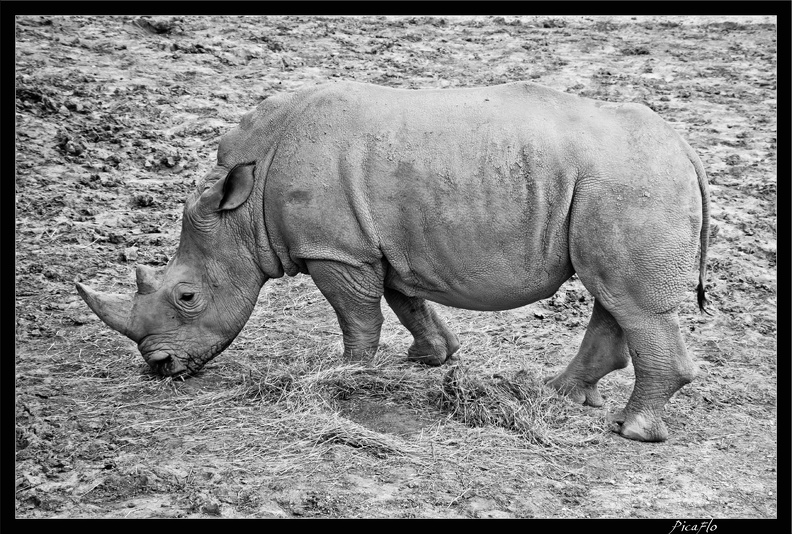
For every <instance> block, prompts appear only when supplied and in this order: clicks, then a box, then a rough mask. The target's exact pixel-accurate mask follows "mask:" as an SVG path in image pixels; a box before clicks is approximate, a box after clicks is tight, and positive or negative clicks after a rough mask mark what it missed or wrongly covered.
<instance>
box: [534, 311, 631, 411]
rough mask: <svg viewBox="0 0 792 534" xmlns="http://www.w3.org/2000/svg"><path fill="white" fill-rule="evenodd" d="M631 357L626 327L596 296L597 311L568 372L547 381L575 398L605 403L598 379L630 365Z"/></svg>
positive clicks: (588, 401) (584, 401)
mask: <svg viewBox="0 0 792 534" xmlns="http://www.w3.org/2000/svg"><path fill="white" fill-rule="evenodd" d="M629 361H630V353H629V350H628V348H627V338H626V336H625V335H624V331H623V330H622V329H621V327H620V326H619V324H618V323H617V322H616V319H614V318H613V316H612V315H611V314H610V313H609V312H608V310H606V309H605V308H603V307H602V304H601V303H600V301H599V300H598V299H594V311H593V312H592V314H591V319H590V320H589V324H588V328H587V329H586V334H585V335H584V336H583V343H582V344H581V345H580V350H578V353H577V355H576V356H575V357H574V358H573V359H572V361H571V362H570V363H569V365H568V366H567V368H566V369H565V370H564V372H562V373H560V374H559V375H557V376H555V377H554V378H551V379H549V380H548V381H547V385H549V386H551V387H553V388H554V389H555V390H556V391H558V392H559V393H560V394H562V395H566V396H568V397H569V398H570V399H571V400H573V401H574V402H577V403H581V404H587V405H589V406H595V407H596V406H602V404H603V401H602V395H600V392H599V390H598V389H597V382H599V380H600V378H602V377H603V376H605V375H606V374H608V373H610V372H611V371H615V370H616V369H622V368H624V367H626V366H627V363H628V362H629Z"/></svg>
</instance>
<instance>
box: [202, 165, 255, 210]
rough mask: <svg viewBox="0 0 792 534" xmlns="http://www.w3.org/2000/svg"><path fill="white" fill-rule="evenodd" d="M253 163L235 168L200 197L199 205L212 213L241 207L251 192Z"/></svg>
mask: <svg viewBox="0 0 792 534" xmlns="http://www.w3.org/2000/svg"><path fill="white" fill-rule="evenodd" d="M255 169H256V164H255V163H243V164H241V165H237V166H235V167H234V168H233V169H231V171H230V172H229V173H228V174H227V175H226V176H225V178H221V179H219V180H218V181H217V182H215V183H214V185H213V186H211V187H210V188H209V189H207V190H206V191H204V193H203V195H201V204H203V205H204V206H206V207H207V208H209V209H210V210H213V211H223V210H232V209H234V208H238V207H239V206H241V205H242V204H243V203H244V202H245V201H246V200H247V199H248V197H249V196H250V193H251V192H252V191H253V182H254V179H253V171H254V170H255Z"/></svg>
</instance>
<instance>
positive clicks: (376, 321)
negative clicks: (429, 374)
mask: <svg viewBox="0 0 792 534" xmlns="http://www.w3.org/2000/svg"><path fill="white" fill-rule="evenodd" d="M306 265H307V267H308V272H309V273H310V275H311V278H313V280H314V282H315V283H316V287H317V288H319V291H321V292H322V295H324V296H325V298H326V299H327V300H328V302H330V305H331V306H332V307H333V309H334V310H335V312H336V316H337V317H338V322H339V324H340V325H341V332H342V333H343V335H344V357H345V358H348V359H353V360H361V359H366V358H370V357H372V356H374V354H375V353H376V352H377V347H378V345H379V338H380V329H381V328H382V321H383V318H382V311H381V310H380V300H381V299H382V292H383V287H384V278H385V277H384V270H383V269H382V266H380V265H376V266H371V265H364V266H362V267H353V266H350V265H347V264H344V263H339V262H334V261H324V260H322V261H319V260H312V261H307V262H306Z"/></svg>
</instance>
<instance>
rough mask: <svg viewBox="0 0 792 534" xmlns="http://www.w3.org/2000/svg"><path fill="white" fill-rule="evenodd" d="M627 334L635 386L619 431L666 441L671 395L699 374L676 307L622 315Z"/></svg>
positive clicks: (626, 435) (645, 439)
mask: <svg viewBox="0 0 792 534" xmlns="http://www.w3.org/2000/svg"><path fill="white" fill-rule="evenodd" d="M620 322H621V324H622V326H623V327H624V330H625V333H626V335H627V343H628V344H629V346H630V354H631V355H632V360H633V366H634V367H635V388H634V389H633V392H632V395H631V396H630V400H628V401H627V405H626V406H625V408H624V414H623V422H622V423H621V430H620V434H621V435H622V436H624V437H625V438H629V439H635V440H639V441H665V440H666V439H667V438H668V430H667V429H666V426H665V423H663V420H662V413H663V409H664V407H665V405H666V403H667V402H668V399H670V398H671V396H672V395H673V394H674V393H675V392H676V391H677V390H678V389H679V388H681V387H682V386H684V385H685V384H688V383H689V382H691V381H692V380H693V379H694V378H695V376H696V366H695V364H694V363H693V361H692V360H691V359H690V356H688V353H687V349H686V348H685V343H684V340H683V339H682V333H681V332H680V330H679V319H678V318H677V314H676V311H675V310H672V311H668V312H666V313H661V314H655V313H651V314H650V313H647V314H631V315H629V316H626V317H623V318H621V319H620Z"/></svg>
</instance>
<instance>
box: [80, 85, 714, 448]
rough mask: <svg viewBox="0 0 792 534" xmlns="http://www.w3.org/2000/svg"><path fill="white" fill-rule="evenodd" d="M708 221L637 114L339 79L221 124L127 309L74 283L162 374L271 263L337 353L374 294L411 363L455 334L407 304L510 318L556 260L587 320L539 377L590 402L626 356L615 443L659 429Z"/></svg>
mask: <svg viewBox="0 0 792 534" xmlns="http://www.w3.org/2000/svg"><path fill="white" fill-rule="evenodd" d="M708 232H709V193H708V188H707V181H706V175H705V173H704V170H703V168H702V166H701V162H700V161H699V159H698V157H697V156H696V155H695V154H694V153H693V151H692V150H691V148H690V147H689V146H688V145H687V143H685V141H684V140H683V139H682V138H681V137H680V136H679V135H678V134H677V133H676V132H674V131H673V130H672V129H671V128H670V127H669V126H668V125H667V124H666V123H665V122H664V121H663V120H662V119H661V118H660V117H659V116H658V115H656V114H655V113H654V112H652V111H651V110H649V109H648V108H646V107H644V106H641V105H638V104H615V103H605V102H598V101H594V100H588V99H585V98H580V97H577V96H574V95H568V94H564V93H560V92H557V91H553V90H551V89H547V88H544V87H541V86H538V85H535V84H531V83H524V82H518V83H511V84H506V85H499V86H494V87H487V88H472V89H454V90H419V91H414V90H402V89H390V88H384V87H377V86H373V85H366V84H358V83H350V82H343V83H335V84H327V85H319V86H315V87H311V88H308V89H304V90H302V91H299V92H297V93H294V94H285V95H277V96H273V97H270V98H268V99H266V100H265V101H264V102H262V104H260V105H259V106H258V107H257V108H256V109H255V110H254V111H251V112H250V113H248V114H246V115H245V116H244V117H243V118H242V120H241V122H240V124H239V126H237V127H236V128H235V129H233V130H232V131H231V132H229V133H228V134H226V135H225V136H224V137H223V139H222V140H221V143H220V147H219V149H218V159H217V164H216V166H215V167H214V168H213V169H212V170H211V171H210V172H209V173H208V174H207V175H206V177H205V178H204V179H203V181H202V182H201V183H200V184H199V185H198V188H197V190H196V191H195V192H194V193H193V194H192V195H191V196H190V197H189V198H188V199H187V202H186V205H185V210H184V218H183V226H182V234H181V240H180V244H179V249H178V251H177V253H176V255H175V256H174V258H173V260H172V261H171V262H170V263H169V264H168V265H167V266H166V267H165V268H164V270H163V271H162V272H160V273H155V272H153V271H149V270H146V269H147V268H142V267H139V268H138V272H137V281H138V293H137V294H136V295H135V296H134V297H133V298H132V299H131V300H130V299H129V298H128V297H123V296H119V295H105V294H101V293H98V292H96V291H93V290H91V289H90V288H88V287H87V286H83V285H82V284H78V290H79V291H80V293H81V295H82V296H83V298H84V299H85V300H86V302H87V303H88V304H89V306H91V308H92V309H93V310H94V311H95V312H96V313H97V314H98V315H99V316H100V317H101V318H102V319H103V320H104V321H105V322H106V323H107V324H108V325H110V326H111V327H113V328H114V329H116V330H118V331H120V332H122V333H124V334H125V335H127V336H128V337H130V338H131V339H134V340H135V341H137V342H138V344H139V347H140V349H141V353H142V354H143V357H144V358H145V359H146V360H147V361H148V362H149V364H150V365H151V366H152V367H153V368H154V369H155V370H157V371H158V372H160V373H162V374H180V373H194V372H196V371H198V370H199V369H200V368H201V367H202V366H203V365H204V364H205V363H206V362H207V361H209V360H211V359H212V358H214V357H215V356H216V355H217V354H219V353H220V352H221V351H222V350H223V349H224V348H225V347H226V346H227V345H228V344H230V343H231V341H233V339H234V338H235V337H236V335H237V334H238V333H239V331H240V330H241V329H242V327H243V326H244V324H245V322H246V321H247V320H248V318H249V316H250V314H251V313H252V310H253V307H254V306H255V302H256V298H257V295H258V292H259V291H260V289H261V287H262V285H263V284H264V283H265V282H266V281H267V280H268V279H270V278H277V277H280V276H282V275H283V274H284V273H285V274H288V275H290V276H293V275H296V274H297V273H305V274H309V275H310V276H311V277H312V278H313V280H314V281H315V283H316V285H317V287H318V288H319V290H320V291H321V292H322V294H323V295H324V296H325V297H326V298H327V299H328V301H329V302H330V304H331V305H332V306H333V309H334V310H335V311H336V314H337V316H338V320H339V323H340V326H341V330H342V332H343V336H344V354H345V356H347V357H348V358H355V359H356V358H368V357H370V356H371V355H372V354H373V353H374V352H376V350H377V345H378V343H379V336H380V328H381V325H382V320H383V319H382V314H381V312H380V301H381V299H382V297H383V296H384V297H385V300H386V302H387V303H388V304H389V305H390V306H391V308H393V310H394V312H395V313H396V316H397V317H398V318H399V321H400V322H401V323H402V324H403V325H404V326H405V328H407V329H408V330H409V331H410V332H411V333H412V334H413V337H414V338H415V341H414V343H413V344H412V346H411V347H410V348H409V351H408V358H409V359H411V360H415V361H418V362H422V363H424V364H428V365H439V364H442V363H444V362H445V361H447V359H448V358H449V357H451V356H452V355H453V354H454V352H455V351H456V350H457V349H458V348H459V341H458V339H457V337H456V336H455V335H454V334H453V333H452V332H450V331H449V330H448V328H447V327H446V326H445V325H444V324H443V322H442V321H441V320H440V318H439V317H438V315H437V314H436V313H435V312H434V310H432V308H431V307H430V305H429V304H428V302H427V301H433V302H438V303H441V304H443V305H447V306H453V307H458V308H466V309H472V310H482V311H485V310H506V309H512V308H516V307H519V306H524V305H526V304H529V303H532V302H535V301H537V300H540V299H543V298H547V297H549V296H551V295H552V294H553V293H555V291H556V290H557V289H558V288H559V287H560V286H561V284H563V283H564V282H565V281H566V280H568V279H569V277H570V276H572V274H574V273H577V274H578V276H579V278H580V280H581V281H582V283H583V284H584V285H585V287H586V288H587V289H588V290H589V291H590V292H591V293H592V295H594V297H595V304H594V311H593V314H592V317H591V320H590V323H589V326H588V329H587V331H586V334H585V336H584V339H583V343H582V345H581V347H580V350H579V352H578V354H577V355H576V356H575V358H574V359H573V360H572V362H571V363H570V364H569V366H568V367H567V369H566V370H564V371H563V372H562V373H560V374H559V375H558V376H556V377H554V378H552V379H551V380H549V385H551V386H552V387H554V388H555V389H556V390H557V391H558V392H559V393H561V394H565V395H568V396H569V397H570V398H571V399H572V400H574V401H576V402H581V403H585V404H588V405H592V406H600V405H602V397H601V396H600V394H599V392H598V391H597V382H598V381H599V379H600V378H602V377H603V376H605V375H606V374H607V373H609V372H611V371H613V370H615V369H620V368H623V367H625V366H626V365H627V364H628V362H629V361H630V359H632V362H633V364H634V367H635V372H636V382H635V388H634V391H633V394H632V396H631V397H630V400H629V401H628V403H627V405H626V407H625V409H624V411H623V412H622V413H621V414H619V415H618V416H617V420H618V421H619V422H620V423H621V434H622V435H623V436H625V437H628V438H631V439H638V440H644V441H662V440H664V439H666V438H667V435H668V433H667V430H666V427H665V424H664V423H663V421H662V417H661V416H662V411H663V407H664V406H665V403H666V402H667V401H668V399H669V398H670V397H671V395H673V394H674V392H675V391H677V390H678V389H679V388H680V387H682V386H683V385H684V384H686V383H688V382H690V381H691V380H692V379H693V378H694V376H695V366H694V364H693V362H692V361H691V359H690V358H689V356H688V355H687V352H686V349H685V346H684V343H683V342H682V337H681V333H680V330H679V323H678V318H677V313H676V310H677V307H678V306H679V304H680V303H681V302H682V299H683V298H686V297H687V294H688V291H689V289H690V287H689V283H690V280H689V272H690V271H691V270H693V269H694V268H695V267H698V272H699V293H698V294H699V304H700V305H701V306H702V307H703V303H704V285H703V284H704V277H705V274H706V269H705V265H706V248H707V241H708ZM699 247H700V256H699V258H700V259H699V263H698V265H696V256H697V254H699Z"/></svg>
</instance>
